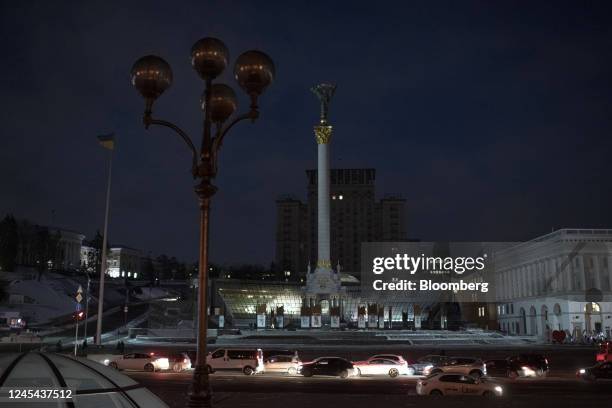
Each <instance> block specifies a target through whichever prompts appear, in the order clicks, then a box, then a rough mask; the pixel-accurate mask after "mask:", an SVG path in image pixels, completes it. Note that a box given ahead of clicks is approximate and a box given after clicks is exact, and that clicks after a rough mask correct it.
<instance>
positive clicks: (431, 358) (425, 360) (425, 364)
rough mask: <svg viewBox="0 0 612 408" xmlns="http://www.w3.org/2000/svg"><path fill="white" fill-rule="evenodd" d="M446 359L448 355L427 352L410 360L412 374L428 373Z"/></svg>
mask: <svg viewBox="0 0 612 408" xmlns="http://www.w3.org/2000/svg"><path fill="white" fill-rule="evenodd" d="M446 360H448V357H446V356H441V355H437V354H428V355H426V356H424V357H421V358H419V359H417V360H416V362H411V363H410V364H409V366H410V367H412V368H413V370H414V375H428V374H429V373H430V372H431V370H432V369H433V368H434V367H435V366H438V365H442V364H444V363H445V362H446Z"/></svg>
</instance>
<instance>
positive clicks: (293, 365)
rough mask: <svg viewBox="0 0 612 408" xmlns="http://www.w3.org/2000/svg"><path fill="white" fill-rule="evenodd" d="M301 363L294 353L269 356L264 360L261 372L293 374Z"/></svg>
mask: <svg viewBox="0 0 612 408" xmlns="http://www.w3.org/2000/svg"><path fill="white" fill-rule="evenodd" d="M301 363H302V362H301V361H300V359H299V358H298V357H297V356H295V355H293V356H291V355H278V356H271V357H268V358H267V359H265V360H264V362H263V372H265V373H283V374H289V375H295V374H297V372H298V368H299V366H300V364H301Z"/></svg>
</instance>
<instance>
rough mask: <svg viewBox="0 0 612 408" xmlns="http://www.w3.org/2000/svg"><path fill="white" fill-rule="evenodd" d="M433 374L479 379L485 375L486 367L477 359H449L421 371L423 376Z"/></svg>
mask: <svg viewBox="0 0 612 408" xmlns="http://www.w3.org/2000/svg"><path fill="white" fill-rule="evenodd" d="M435 373H455V374H464V375H469V376H472V377H474V378H480V377H483V376H485V375H487V366H486V365H485V363H484V362H483V361H482V360H480V359H478V358H473V357H450V358H449V359H448V360H446V361H444V362H443V363H442V364H440V365H436V366H432V367H426V368H425V369H424V370H423V374H424V375H429V374H435Z"/></svg>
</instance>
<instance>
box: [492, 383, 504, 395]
mask: <svg viewBox="0 0 612 408" xmlns="http://www.w3.org/2000/svg"><path fill="white" fill-rule="evenodd" d="M494 389H495V392H496V393H498V394H501V393H502V392H503V391H504V390H503V388H502V387H500V386H499V385H496V386H495V388H494Z"/></svg>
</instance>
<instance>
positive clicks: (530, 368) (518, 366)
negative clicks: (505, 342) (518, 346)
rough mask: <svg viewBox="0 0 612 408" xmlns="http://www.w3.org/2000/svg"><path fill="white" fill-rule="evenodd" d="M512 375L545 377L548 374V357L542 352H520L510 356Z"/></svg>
mask: <svg viewBox="0 0 612 408" xmlns="http://www.w3.org/2000/svg"><path fill="white" fill-rule="evenodd" d="M508 361H509V362H510V370H511V374H510V377H518V376H521V375H522V376H525V377H545V376H546V375H547V374H548V359H547V358H546V357H545V356H544V355H542V354H519V355H518V356H512V357H508Z"/></svg>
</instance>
